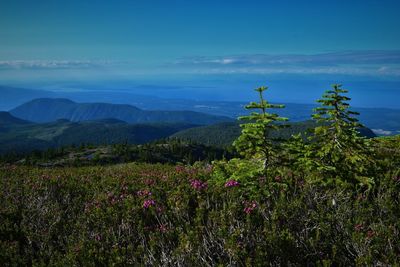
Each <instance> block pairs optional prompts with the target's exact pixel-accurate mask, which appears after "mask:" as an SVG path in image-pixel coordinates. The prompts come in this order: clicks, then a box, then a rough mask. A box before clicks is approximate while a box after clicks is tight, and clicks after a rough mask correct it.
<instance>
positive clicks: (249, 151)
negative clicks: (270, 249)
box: [233, 86, 287, 170]
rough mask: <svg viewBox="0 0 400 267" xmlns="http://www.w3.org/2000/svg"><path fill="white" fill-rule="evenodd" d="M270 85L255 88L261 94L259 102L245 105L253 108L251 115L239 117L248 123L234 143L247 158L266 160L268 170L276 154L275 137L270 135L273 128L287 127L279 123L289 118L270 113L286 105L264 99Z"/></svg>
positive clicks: (265, 165)
mask: <svg viewBox="0 0 400 267" xmlns="http://www.w3.org/2000/svg"><path fill="white" fill-rule="evenodd" d="M267 89H268V87H266V86H261V87H259V88H257V89H255V91H256V92H258V95H259V99H260V100H259V102H250V103H249V104H248V105H247V106H245V108H246V109H248V110H253V112H251V114H250V115H248V116H242V117H239V119H240V120H246V121H248V122H247V123H244V124H241V125H240V126H241V128H242V133H241V135H240V136H239V138H238V139H237V140H235V142H234V143H233V145H234V146H235V147H236V149H237V151H238V152H239V153H240V154H241V155H243V156H245V157H246V158H247V159H251V158H255V159H260V160H263V161H264V169H265V170H266V169H267V168H268V167H269V166H270V165H271V163H272V159H273V157H274V156H275V155H276V144H275V143H274V139H273V138H271V137H269V133H270V132H271V131H272V130H277V129H279V128H282V127H285V125H284V124H282V123H279V122H282V121H287V118H283V117H280V116H279V115H278V114H275V113H268V110H269V109H274V108H284V105H277V104H271V103H269V102H268V101H267V100H265V99H264V95H263V94H264V91H266V90H267Z"/></svg>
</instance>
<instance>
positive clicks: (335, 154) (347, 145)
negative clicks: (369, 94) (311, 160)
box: [311, 84, 371, 184]
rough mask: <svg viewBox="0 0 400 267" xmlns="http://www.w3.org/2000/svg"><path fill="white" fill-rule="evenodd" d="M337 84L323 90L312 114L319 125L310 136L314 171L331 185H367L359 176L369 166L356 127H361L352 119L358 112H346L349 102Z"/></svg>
mask: <svg viewBox="0 0 400 267" xmlns="http://www.w3.org/2000/svg"><path fill="white" fill-rule="evenodd" d="M346 93H348V91H347V90H345V89H342V88H341V85H340V84H334V85H332V90H328V91H326V92H325V93H324V94H323V96H322V99H319V100H317V102H318V103H320V104H321V106H320V107H318V108H316V109H315V110H314V111H315V113H314V114H313V115H312V117H313V119H314V120H315V121H316V122H317V123H318V124H319V126H317V127H316V128H315V130H314V135H313V136H312V137H311V140H312V141H313V143H312V149H313V150H314V153H315V158H316V163H317V169H318V170H320V171H324V173H325V174H326V175H327V178H335V180H336V181H335V182H350V183H351V184H354V183H362V184H366V183H370V182H371V180H369V179H368V178H366V177H365V176H363V175H364V174H365V172H366V169H367V165H368V164H369V163H368V161H369V158H368V157H369V154H368V153H369V146H368V142H367V140H366V139H365V138H364V137H362V136H360V133H359V131H358V129H359V128H361V127H363V125H362V124H360V123H359V122H358V120H357V118H355V117H354V116H355V115H359V113H358V112H354V111H351V110H349V108H350V105H349V103H348V101H349V100H351V99H350V98H349V97H347V96H345V95H344V94H346Z"/></svg>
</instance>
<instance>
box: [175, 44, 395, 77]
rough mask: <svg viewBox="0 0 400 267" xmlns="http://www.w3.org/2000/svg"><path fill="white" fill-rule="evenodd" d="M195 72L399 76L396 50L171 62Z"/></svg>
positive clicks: (229, 57)
mask: <svg viewBox="0 0 400 267" xmlns="http://www.w3.org/2000/svg"><path fill="white" fill-rule="evenodd" d="M173 64H174V65H175V66H184V67H186V68H188V69H191V70H193V72H197V73H231V74H235V73H243V74H245V73H254V74H279V73H288V74H344V75H374V76H400V50H399V51H383V50H382V51H381V50H379V51H344V52H332V53H323V54H313V55H301V54H293V55H266V54H255V55H232V56H216V57H191V58H182V59H179V60H177V61H175V62H173Z"/></svg>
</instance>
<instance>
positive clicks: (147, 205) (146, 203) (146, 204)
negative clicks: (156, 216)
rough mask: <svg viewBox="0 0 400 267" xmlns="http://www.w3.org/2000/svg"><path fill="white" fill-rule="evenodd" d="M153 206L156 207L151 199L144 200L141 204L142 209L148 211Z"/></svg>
mask: <svg viewBox="0 0 400 267" xmlns="http://www.w3.org/2000/svg"><path fill="white" fill-rule="evenodd" d="M155 205H156V202H155V201H154V200H153V199H146V200H145V201H144V202H143V208H145V209H148V208H150V207H152V206H155Z"/></svg>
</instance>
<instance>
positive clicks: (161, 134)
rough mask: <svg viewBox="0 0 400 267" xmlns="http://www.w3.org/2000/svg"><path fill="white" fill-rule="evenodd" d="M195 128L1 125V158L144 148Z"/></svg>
mask: <svg viewBox="0 0 400 267" xmlns="http://www.w3.org/2000/svg"><path fill="white" fill-rule="evenodd" d="M7 117H9V118H14V117H12V116H7ZM14 120H16V121H18V122H19V121H22V120H20V119H17V118H14ZM22 122H24V121H22ZM193 126H195V125H191V124H185V123H153V124H127V123H126V122H123V121H119V120H116V119H107V120H99V121H85V122H71V121H68V120H58V121H56V122H50V123H40V124H36V123H27V122H25V123H7V124H3V125H1V124H0V154H6V153H11V152H14V153H26V152H30V151H33V150H46V149H48V148H56V147H62V146H69V145H76V146H79V145H81V144H92V145H101V144H120V143H130V144H144V143H148V142H151V141H154V140H157V139H161V138H166V137H168V136H170V135H171V134H173V133H175V132H178V131H180V130H183V129H187V128H190V127H193Z"/></svg>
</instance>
